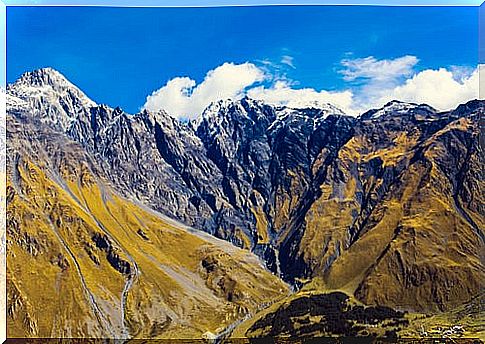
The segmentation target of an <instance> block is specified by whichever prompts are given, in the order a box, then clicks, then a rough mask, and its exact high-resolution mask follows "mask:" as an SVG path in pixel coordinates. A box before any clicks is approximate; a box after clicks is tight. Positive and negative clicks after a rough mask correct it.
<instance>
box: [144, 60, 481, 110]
mask: <svg viewBox="0 0 485 344" xmlns="http://www.w3.org/2000/svg"><path fill="white" fill-rule="evenodd" d="M418 61H419V60H418V58H417V57H415V56H403V57H399V58H396V59H388V60H377V59H376V58H374V57H372V56H370V57H366V58H357V59H345V60H343V61H341V63H342V66H343V67H344V70H341V71H340V73H341V74H342V75H343V78H344V80H346V81H348V82H349V83H348V87H346V88H344V89H342V90H340V91H328V90H316V89H313V88H297V87H298V86H297V85H298V81H293V80H290V79H288V78H286V76H285V75H283V76H281V75H279V74H278V71H277V70H273V69H271V68H268V63H270V62H268V63H263V62H261V66H260V67H258V66H256V65H255V64H252V63H249V62H247V63H243V64H234V63H224V64H223V65H221V66H219V67H217V68H215V69H214V70H211V71H209V72H208V73H207V75H206V76H205V78H204V80H203V81H202V82H200V83H199V84H197V83H196V81H194V80H193V79H191V78H189V77H176V78H173V79H171V80H169V81H168V82H167V83H166V84H165V86H163V87H162V88H160V89H159V90H157V91H155V92H153V93H152V95H150V96H148V97H147V100H146V103H145V105H144V106H143V108H145V109H147V110H151V111H157V110H159V109H164V110H166V111H167V112H169V113H170V114H172V115H173V116H176V117H178V118H186V119H187V118H188V119H190V118H195V117H197V116H198V115H199V114H201V113H202V112H203V110H204V109H205V108H206V107H207V106H208V105H209V104H210V103H211V102H213V101H217V100H220V99H240V98H242V97H243V96H245V95H248V96H249V97H251V98H254V99H260V100H264V101H265V102H267V103H269V104H274V105H286V106H289V107H303V106H310V105H318V104H322V103H331V104H333V105H335V106H337V107H339V108H341V109H342V110H343V111H344V112H346V113H348V114H349V115H358V114H360V113H363V112H364V111H366V110H368V109H370V108H378V107H381V106H382V105H384V104H385V103H387V102H389V101H390V100H394V99H397V100H401V101H406V102H413V103H427V104H429V105H431V106H433V107H435V108H436V109H438V110H449V109H452V108H455V107H456V106H457V105H459V104H461V103H464V102H466V101H468V100H471V99H475V98H478V92H479V85H478V83H479V77H478V68H476V69H473V68H472V69H470V68H467V67H456V66H453V67H449V68H448V69H445V68H440V69H437V70H432V69H427V70H423V71H420V72H417V71H416V70H415V66H416V64H417V63H418ZM287 62H289V63H292V60H291V59H290V60H288V61H287ZM282 63H283V61H282ZM262 82H264V84H262Z"/></svg>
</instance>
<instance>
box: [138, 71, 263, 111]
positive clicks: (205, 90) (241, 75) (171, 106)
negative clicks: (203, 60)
mask: <svg viewBox="0 0 485 344" xmlns="http://www.w3.org/2000/svg"><path fill="white" fill-rule="evenodd" d="M264 79H265V74H264V72H263V71H262V70H261V69H259V68H258V67H256V66H255V65H254V64H252V63H243V64H234V63H224V64H223V65H221V66H219V67H217V68H215V69H214V70H211V71H209V72H208V73H207V75H206V76H205V78H204V80H203V81H202V82H201V83H199V84H198V85H197V83H196V82H195V80H193V79H191V78H189V77H177V78H173V79H171V80H169V81H168V82H167V84H166V85H165V86H163V87H162V88H160V89H158V90H157V91H155V92H153V93H152V94H151V95H150V96H148V97H147V100H146V103H145V105H144V106H143V108H144V109H147V110H150V111H157V110H160V109H164V110H165V111H168V112H169V113H171V114H173V115H174V116H177V117H180V118H187V119H190V118H195V117H197V116H198V115H199V114H200V113H202V111H203V110H204V109H205V107H206V106H207V105H209V104H210V103H211V102H213V101H216V100H219V99H226V98H232V99H238V98H241V97H243V96H244V90H245V89H246V88H247V87H249V86H251V85H253V84H255V83H257V82H260V81H263V80H264Z"/></svg>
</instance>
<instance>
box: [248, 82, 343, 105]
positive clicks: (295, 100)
mask: <svg viewBox="0 0 485 344" xmlns="http://www.w3.org/2000/svg"><path fill="white" fill-rule="evenodd" d="M247 95H248V96H249V97H250V98H254V99H260V100H264V101H265V102H267V103H268V104H273V105H283V106H288V107H294V108H298V107H305V106H310V105H317V106H318V104H326V103H331V104H333V105H335V106H337V107H339V108H340V109H342V110H344V111H347V112H348V111H349V110H351V106H352V92H351V91H350V90H346V91H342V92H329V91H325V90H322V91H316V90H315V89H313V88H301V89H295V88H292V85H291V83H289V82H287V81H284V80H278V81H276V82H275V83H274V85H272V86H271V87H264V86H258V87H254V88H251V89H249V90H248V92H247Z"/></svg>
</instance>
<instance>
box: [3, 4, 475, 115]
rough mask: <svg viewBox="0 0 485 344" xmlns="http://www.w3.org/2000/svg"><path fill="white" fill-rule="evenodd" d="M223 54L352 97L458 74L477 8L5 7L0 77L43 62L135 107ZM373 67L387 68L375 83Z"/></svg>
mask: <svg viewBox="0 0 485 344" xmlns="http://www.w3.org/2000/svg"><path fill="white" fill-rule="evenodd" d="M406 56H408V57H413V58H414V59H413V58H408V59H403V60H398V59H399V58H402V57H406ZM366 59H367V60H366ZM386 61H387V63H386ZM393 61H394V62H395V63H394V64H393ZM224 63H232V64H233V65H235V66H238V65H241V64H244V63H249V64H250V65H251V66H253V65H254V66H255V67H256V68H258V69H259V70H261V71H263V72H264V74H265V76H264V77H260V76H255V77H254V76H253V77H254V83H250V84H249V85H246V84H244V82H246V83H247V82H251V81H253V79H251V78H249V80H250V81H242V85H243V86H244V87H246V86H251V87H256V86H258V85H259V86H261V85H262V87H265V88H266V89H270V88H271V87H274V85H275V83H276V82H278V81H284V82H285V84H284V86H285V87H287V88H291V89H297V90H298V89H304V88H306V89H311V90H314V91H315V92H320V91H321V90H325V91H326V92H330V93H332V92H336V93H338V92H344V91H346V90H348V91H350V92H352V94H353V96H354V97H357V96H358V95H359V93H360V94H363V93H364V91H367V92H374V91H375V89H376V88H380V90H381V91H380V92H381V94H382V89H383V88H385V87H387V88H393V89H394V88H396V87H398V86H399V85H402V84H403V83H405V82H406V80H407V79H409V78H412V77H413V76H416V75H418V74H419V73H421V72H423V71H428V70H430V71H433V70H434V71H437V70H439V69H440V68H445V69H446V71H450V72H452V73H453V78H454V79H455V80H459V79H460V78H465V77H470V74H471V73H472V71H473V69H474V68H476V66H477V63H478V7H385V6H258V7H219V8H110V7H8V8H7V81H8V82H12V81H14V80H15V79H16V78H18V77H19V75H20V74H22V73H23V72H25V71H29V70H33V69H36V68H40V67H46V66H50V67H53V68H55V69H57V70H59V71H60V72H61V73H63V74H64V75H65V76H66V77H67V78H68V79H70V80H71V81H72V82H73V83H75V84H76V85H78V86H79V87H80V88H81V89H82V90H83V91H85V92H86V93H87V95H88V96H89V97H90V98H92V99H93V100H95V101H96V102H99V103H106V104H109V105H111V106H121V107H122V108H123V109H125V110H126V111H128V112H132V113H134V112H137V111H138V110H139V109H140V108H141V107H142V106H143V105H144V104H145V101H146V97H147V96H148V95H150V94H151V93H152V92H153V91H155V90H157V89H159V88H161V87H163V86H164V85H166V83H167V82H168V81H169V80H171V79H173V78H176V77H189V78H190V79H191V80H193V83H192V86H193V85H194V84H195V85H200V84H201V83H202V82H203V81H204V78H205V77H206V74H207V73H208V72H209V71H211V70H214V69H216V68H217V67H218V66H222V65H223V64H224ZM363 65H365V66H367V67H369V68H371V69H372V68H373V69H372V71H371V72H369V71H368V69H367V70H363V69H362V66H363ZM380 66H381V67H382V68H384V69H385V68H387V67H389V66H391V67H392V66H394V67H395V68H394V69H393V68H390V72H389V73H391V72H392V73H394V74H393V75H392V76H390V77H389V78H388V80H384V81H382V79H383V78H382V77H380V76H378V75H377V76H376V75H375V73H376V68H377V69H379V68H380ZM367 67H366V68H367ZM396 68H397V69H398V70H397V71H396V70H395V69H396ZM227 71H228V72H230V70H229V69H227ZM234 71H236V70H234ZM240 71H241V72H246V71H247V68H246V69H244V70H243V69H241V70H240ZM352 71H353V72H354V74H353V75H352ZM383 72H384V73H385V72H386V71H385V70H383ZM359 73H360V74H359ZM366 73H367V74H366ZM369 73H371V74H369ZM372 73H374V74H372ZM399 73H401V74H399ZM221 75H222V73H221ZM268 75H269V77H268ZM379 80H380V81H381V82H380V83H379ZM460 80H461V79H460ZM188 90H189V92H194V91H195V90H194V87H189V88H188ZM179 91H180V90H179ZM182 91H184V90H182ZM185 91H187V89H185ZM216 91H217V90H216ZM201 92H202V91H201ZM207 92H208V91H207V90H206V91H204V92H203V93H204V94H205V93H207ZM162 93H163V92H162ZM236 93H237V94H238V95H240V93H241V92H239V91H237V92H236ZM254 93H255V92H253V94H254ZM263 93H264V92H263ZM408 93H409V92H408ZM408 93H402V92H401V93H399V92H398V93H396V94H403V95H404V96H408ZM164 94H165V93H164ZM169 94H170V93H169ZM260 94H261V92H260ZM467 94H469V93H467ZM201 97H202V96H201ZM375 97H377V98H379V97H380V96H378V95H377V93H376V96H375ZM209 98H210V97H209ZM377 98H376V99H377ZM381 98H382V97H380V98H379V99H381ZM204 99H205V98H204ZM382 99H384V98H382ZM184 101H185V100H184ZM363 103H364V100H362V101H360V105H362V104H363ZM370 103H372V102H369V104H370ZM161 104H162V105H167V104H168V103H167V100H163V99H162V100H161ZM167 107H169V108H170V107H171V105H170V104H168V105H167ZM172 108H173V109H174V111H176V110H177V109H179V108H180V106H179V107H177V106H172ZM184 109H185V108H184ZM181 111H182V110H181ZM187 111H188V110H187ZM191 111H192V110H191Z"/></svg>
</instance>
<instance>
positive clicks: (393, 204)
mask: <svg viewBox="0 0 485 344" xmlns="http://www.w3.org/2000/svg"><path fill="white" fill-rule="evenodd" d="M44 72H46V73H51V72H52V71H51V70H47V71H44ZM40 74H42V73H40ZM44 74H45V73H44ZM44 78H46V79H44ZM24 79H25V80H27V81H29V80H31V79H29V78H24ZM33 80H34V82H35V83H37V84H39V85H40V86H41V87H44V86H45V85H44V81H46V82H47V83H49V82H52V78H51V77H47V76H45V75H44V76H43V77H42V78H41V79H40V80H41V81H42V82H41V81H38V79H37V78H34V79H33ZM61 83H63V82H61ZM64 85H66V84H65V83H64ZM22 86H23V89H24V90H22V92H20V91H17V90H15V87H14V86H9V87H8V88H7V112H8V114H9V116H11V118H10V119H8V120H12V119H15V121H18V122H19V123H26V124H29V123H31V124H32V123H34V124H35V123H36V121H40V122H41V123H43V125H46V126H48V127H50V128H51V129H52V130H54V131H55V132H57V133H59V135H61V136H65V137H66V138H68V139H69V140H72V141H74V142H76V143H77V144H79V145H80V147H82V150H84V151H85V153H86V154H87V155H88V156H90V157H91V159H92V161H93V166H96V168H98V169H99V170H100V174H102V175H105V176H107V177H106V183H107V185H108V186H109V187H110V188H113V190H116V192H117V193H119V195H120V196H122V197H124V198H126V199H128V200H130V201H132V202H140V204H143V205H144V206H146V207H147V208H150V209H153V210H155V211H158V212H160V213H162V214H164V215H167V216H169V217H171V218H173V219H175V220H177V221H180V222H182V223H184V224H186V225H188V226H191V227H194V228H196V229H198V230H202V231H204V232H207V233H209V234H211V235H213V236H215V237H217V238H220V239H223V240H226V241H229V242H230V243H232V244H234V245H235V246H238V247H240V248H243V249H246V250H249V251H251V252H253V253H255V254H256V255H258V256H259V257H260V258H262V259H263V261H264V262H265V264H266V267H267V268H268V269H269V270H270V271H272V272H273V274H274V275H276V276H279V277H281V278H282V279H283V280H285V281H287V282H289V283H291V284H293V285H294V286H295V287H296V288H299V287H301V286H302V285H305V284H306V283H308V281H311V280H314V279H319V280H320V279H321V280H322V281H323V282H322V283H323V285H324V288H323V289H326V290H343V291H345V292H346V293H348V294H349V295H353V296H355V297H356V298H357V299H358V300H359V301H360V302H363V303H364V304H367V305H386V306H390V307H397V308H399V309H404V310H413V311H426V312H428V311H429V312H435V311H445V310H447V309H450V308H453V307H455V306H457V305H459V304H461V303H462V302H466V301H467V300H470V299H472V298H473V297H474V296H475V295H476V294H477V293H478V292H479V290H480V288H482V286H483V285H482V282H481V281H482V280H484V276H485V274H484V272H485V269H484V266H483V261H482V260H481V259H482V258H483V248H484V235H483V226H484V224H485V220H484V218H485V209H484V207H483V204H485V202H484V199H483V195H482V194H481V193H480V190H481V188H483V185H484V183H485V181H484V178H483V176H481V175H480V173H479V171H480V168H481V167H480V166H483V152H482V148H481V145H480V142H479V140H480V117H481V116H482V115H483V113H484V111H485V102H484V101H480V100H472V101H470V102H468V103H466V104H462V105H460V106H458V107H457V108H456V109H455V110H452V111H446V112H438V111H436V110H435V109H433V108H432V107H430V106H428V105H425V104H411V103H403V102H399V101H392V102H390V103H388V104H386V105H385V106H384V107H382V108H380V109H373V110H369V111H367V112H366V113H364V114H362V115H361V116H359V117H352V116H347V115H345V114H343V113H342V112H341V111H339V110H338V109H336V108H334V107H332V106H329V107H327V108H320V109H318V108H301V109H295V108H286V107H275V106H271V105H267V104H264V102H261V101H257V100H252V99H250V98H243V99H241V100H221V101H218V102H214V103H212V104H211V105H209V106H208V107H207V109H206V110H205V111H204V112H203V114H201V116H200V117H199V118H198V119H197V120H195V121H189V122H186V123H185V122H181V121H179V120H177V119H176V118H174V117H173V116H171V115H170V114H168V113H166V112H164V111H163V110H161V111H158V112H156V113H151V112H148V111H142V112H140V113H138V114H134V115H130V114H127V113H125V112H124V111H123V110H121V109H120V108H111V107H109V106H106V105H97V104H94V103H90V102H88V101H85V99H84V98H83V96H82V95H79V94H76V92H74V91H72V90H71V91H66V90H65V89H63V88H61V92H60V94H58V95H57V96H56V95H53V94H52V93H49V92H47V93H46V92H44V90H42V92H40V93H39V92H35V91H34V92H32V94H30V93H29V92H30V91H32V90H30V89H29V88H28V87H27V88H25V85H22ZM52 89H54V88H52ZM49 90H50V89H49V88H48V91H49ZM24 91H25V92H24ZM27 91H29V92H27ZM76 97H79V99H77V98H76ZM63 104H64V106H63ZM56 118H62V119H63V120H62V121H60V122H59V121H58V120H56ZM140 235H141V234H140ZM383 283H384V284H385V285H386V286H388V288H382V287H381V286H382V285H383Z"/></svg>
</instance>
